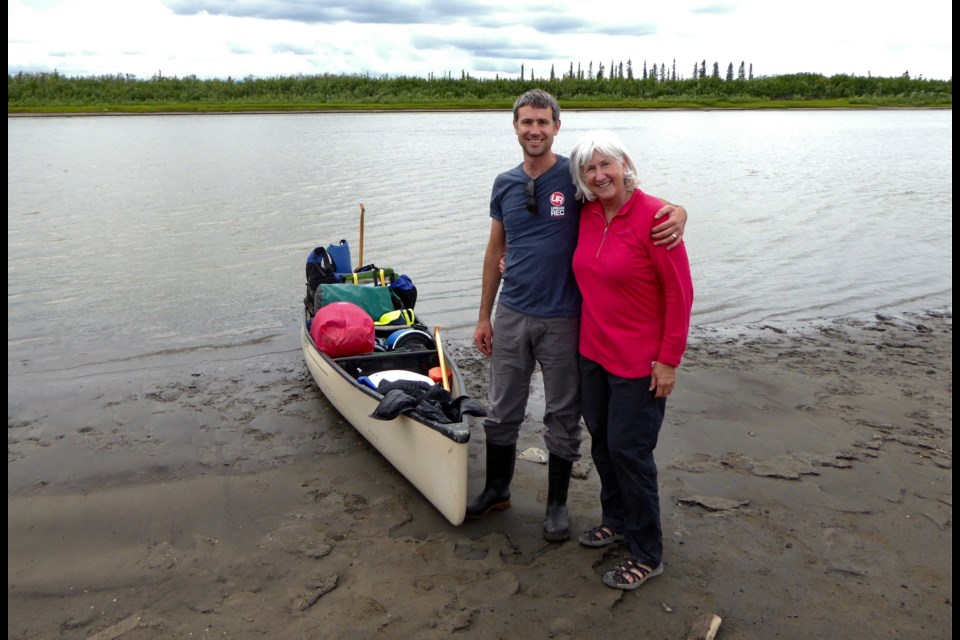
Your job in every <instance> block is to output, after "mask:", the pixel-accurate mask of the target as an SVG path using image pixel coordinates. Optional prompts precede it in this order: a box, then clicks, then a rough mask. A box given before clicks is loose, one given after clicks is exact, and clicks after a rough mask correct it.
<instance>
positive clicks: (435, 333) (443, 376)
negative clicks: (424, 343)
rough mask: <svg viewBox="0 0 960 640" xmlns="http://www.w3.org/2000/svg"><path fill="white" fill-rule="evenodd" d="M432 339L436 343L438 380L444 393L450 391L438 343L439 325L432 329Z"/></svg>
mask: <svg viewBox="0 0 960 640" xmlns="http://www.w3.org/2000/svg"><path fill="white" fill-rule="evenodd" d="M433 339H434V340H435V341H436V343H437V356H438V357H439V358H440V379H441V380H442V381H443V388H444V390H445V391H450V380H449V379H448V378H447V362H446V359H445V358H444V357H443V345H442V344H441V343H440V325H435V326H434V327H433Z"/></svg>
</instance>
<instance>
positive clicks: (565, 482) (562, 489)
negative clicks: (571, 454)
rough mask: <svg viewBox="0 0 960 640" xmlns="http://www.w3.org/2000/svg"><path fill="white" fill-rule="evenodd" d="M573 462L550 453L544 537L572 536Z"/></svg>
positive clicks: (547, 538) (560, 537) (555, 538)
mask: <svg viewBox="0 0 960 640" xmlns="http://www.w3.org/2000/svg"><path fill="white" fill-rule="evenodd" d="M571 471H573V462H571V461H570V460H564V459H563V458H561V457H560V456H556V455H554V454H552V453H551V454H550V468H549V469H548V472H547V478H548V484H547V517H546V518H544V519H543V538H544V540H549V541H550V542H561V541H563V540H566V539H567V538H569V537H570V518H569V516H568V514H567V489H569V488H570V472H571Z"/></svg>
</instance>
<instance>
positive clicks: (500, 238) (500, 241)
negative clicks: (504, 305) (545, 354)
mask: <svg viewBox="0 0 960 640" xmlns="http://www.w3.org/2000/svg"><path fill="white" fill-rule="evenodd" d="M506 248H507V234H506V231H505V230H504V228H503V222H501V221H499V220H492V221H491V222H490V240H489V241H488V242H487V252H486V253H485V254H484V256H483V280H482V285H481V288H480V312H479V314H478V317H477V328H476V329H474V331H473V342H474V344H475V345H477V350H478V351H479V352H480V353H482V354H483V355H485V356H489V355H490V354H492V353H493V323H491V322H490V318H491V316H492V315H493V304H494V302H495V301H496V299H497V291H498V290H499V289H500V279H501V274H500V258H501V256H503V254H504V253H505V252H506Z"/></svg>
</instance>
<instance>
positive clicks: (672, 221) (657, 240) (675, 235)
mask: <svg viewBox="0 0 960 640" xmlns="http://www.w3.org/2000/svg"><path fill="white" fill-rule="evenodd" d="M660 202H662V203H663V205H664V206H663V208H661V209H660V211H657V213H656V215H655V216H653V219H654V220H659V219H660V218H662V217H663V216H667V219H666V220H664V221H663V222H661V223H660V224H658V225H657V226H655V227H654V228H653V229H651V230H650V237H652V238H653V244H654V245H657V246H660V245H663V244H665V245H667V251H669V250H670V249H673V248H674V247H676V246H678V245H679V244H680V241H681V240H683V230H684V229H686V228H687V210H686V209H684V208H683V207H681V206H679V205H675V204H673V203H671V202H668V201H666V200H664V199H663V198H660Z"/></svg>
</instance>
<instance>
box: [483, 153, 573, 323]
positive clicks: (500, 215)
mask: <svg viewBox="0 0 960 640" xmlns="http://www.w3.org/2000/svg"><path fill="white" fill-rule="evenodd" d="M569 165H570V161H569V160H568V159H567V158H566V157H564V156H559V155H558V156H557V162H556V164H554V165H553V166H552V167H551V168H550V169H549V170H548V171H547V172H546V173H544V174H543V175H542V176H540V177H539V178H537V179H536V181H535V182H534V195H535V197H536V200H537V213H536V214H533V213H530V212H529V211H527V194H526V193H525V192H524V187H525V186H526V184H527V182H529V180H530V178H529V177H527V174H526V173H524V171H523V164H520V165H517V166H516V167H514V168H513V169H510V170H509V171H505V172H503V173H501V174H500V175H498V176H497V178H496V180H494V181H493V193H492V195H491V196H490V217H492V218H493V219H495V220H500V221H501V222H503V228H504V230H505V232H506V236H507V268H506V271H505V272H504V274H503V282H502V286H501V288H500V304H503V305H506V306H507V307H510V308H511V309H513V310H514V311H517V312H519V313H523V314H526V315H530V316H535V317H538V318H575V317H578V316H579V315H580V290H579V289H577V282H576V280H575V279H574V277H573V268H572V266H571V265H572V262H573V252H574V250H575V249H576V248H577V233H578V231H579V228H580V202H579V201H577V198H576V192H577V191H576V187H575V186H574V184H573V180H572V179H571V177H570V168H569Z"/></svg>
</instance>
